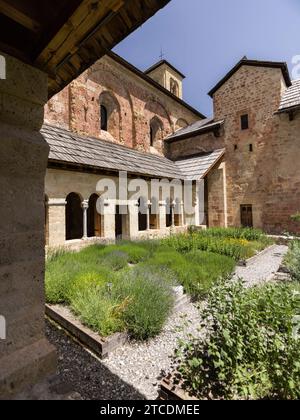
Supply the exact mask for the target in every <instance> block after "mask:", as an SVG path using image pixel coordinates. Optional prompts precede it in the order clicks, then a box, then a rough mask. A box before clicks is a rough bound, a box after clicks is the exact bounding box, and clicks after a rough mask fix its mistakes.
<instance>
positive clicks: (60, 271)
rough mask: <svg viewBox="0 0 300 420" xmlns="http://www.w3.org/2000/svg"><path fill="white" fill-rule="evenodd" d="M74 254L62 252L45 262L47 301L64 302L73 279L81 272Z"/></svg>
mask: <svg viewBox="0 0 300 420" xmlns="http://www.w3.org/2000/svg"><path fill="white" fill-rule="evenodd" d="M81 269H82V267H81V264H80V263H79V261H78V260H77V259H76V254H64V255H62V256H59V257H56V258H54V259H52V260H50V261H47V264H46V274H45V292H46V300H47V302H48V303H54V304H56V303H65V302H66V300H67V293H68V290H69V287H70V284H71V283H72V281H73V279H74V278H75V277H76V276H77V275H78V273H80V272H81Z"/></svg>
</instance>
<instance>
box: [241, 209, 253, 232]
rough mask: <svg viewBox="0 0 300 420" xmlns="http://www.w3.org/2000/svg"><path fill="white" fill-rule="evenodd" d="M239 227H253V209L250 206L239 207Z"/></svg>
mask: <svg viewBox="0 0 300 420" xmlns="http://www.w3.org/2000/svg"><path fill="white" fill-rule="evenodd" d="M241 225H242V226H243V227H251V228H252V227H253V209H252V205H250V204H245V205H242V206H241Z"/></svg>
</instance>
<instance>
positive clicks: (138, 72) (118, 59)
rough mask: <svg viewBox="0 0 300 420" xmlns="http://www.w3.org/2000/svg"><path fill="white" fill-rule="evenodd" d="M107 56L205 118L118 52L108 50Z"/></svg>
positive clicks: (203, 116)
mask: <svg viewBox="0 0 300 420" xmlns="http://www.w3.org/2000/svg"><path fill="white" fill-rule="evenodd" d="M106 55H107V56H109V57H110V58H111V59H112V60H115V61H116V62H117V63H119V64H120V65H122V66H124V67H126V68H127V69H128V70H129V71H131V72H133V73H135V74H136V75H137V76H138V77H140V78H141V79H143V80H144V81H146V82H147V83H150V84H151V85H152V86H154V87H155V88H157V89H159V90H160V91H161V92H163V93H164V94H165V95H167V96H169V97H170V98H172V99H174V100H175V101H176V102H178V103H179V104H180V105H182V106H184V107H185V108H187V109H188V110H189V111H191V112H192V113H194V114H195V115H197V116H198V117H200V118H201V119H205V118H206V116H205V115H204V114H202V113H201V112H200V111H198V110H197V109H195V108H193V107H192V106H191V105H189V104H188V103H186V102H185V101H183V100H182V99H180V98H178V96H175V95H173V93H171V92H170V91H169V90H168V89H166V88H164V87H163V86H162V85H160V84H159V83H157V82H156V81H155V80H153V79H152V78H151V77H150V76H148V75H147V74H145V73H143V72H142V71H141V70H139V69H138V68H137V67H135V66H134V65H133V64H131V63H129V62H128V61H126V60H125V59H124V58H123V57H120V56H119V55H118V54H116V53H115V52H112V51H108V52H107V54H106Z"/></svg>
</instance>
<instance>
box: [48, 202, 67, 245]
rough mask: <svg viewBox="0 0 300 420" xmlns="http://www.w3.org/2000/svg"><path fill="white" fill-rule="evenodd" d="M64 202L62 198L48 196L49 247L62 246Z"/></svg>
mask: <svg viewBox="0 0 300 420" xmlns="http://www.w3.org/2000/svg"><path fill="white" fill-rule="evenodd" d="M66 204H67V202H66V200H65V199H64V198H49V200H48V203H47V205H48V223H49V227H48V232H49V247H50V248H51V247H57V246H62V245H64V243H65V241H66Z"/></svg>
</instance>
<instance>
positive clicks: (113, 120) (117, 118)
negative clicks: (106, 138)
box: [99, 91, 121, 140]
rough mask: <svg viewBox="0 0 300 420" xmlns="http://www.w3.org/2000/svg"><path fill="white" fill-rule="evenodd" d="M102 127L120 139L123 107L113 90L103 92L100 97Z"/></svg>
mask: <svg viewBox="0 0 300 420" xmlns="http://www.w3.org/2000/svg"><path fill="white" fill-rule="evenodd" d="M99 106H100V110H99V111H100V128H101V131H106V132H108V133H109V134H110V135H111V136H112V137H114V139H115V140H120V127H121V109H120V104H119V102H118V100H117V98H116V97H115V96H114V94H113V93H112V92H108V91H105V92H102V93H101V95H100V97H99Z"/></svg>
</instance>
